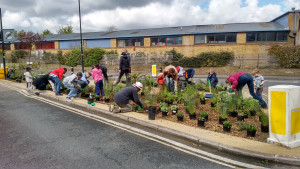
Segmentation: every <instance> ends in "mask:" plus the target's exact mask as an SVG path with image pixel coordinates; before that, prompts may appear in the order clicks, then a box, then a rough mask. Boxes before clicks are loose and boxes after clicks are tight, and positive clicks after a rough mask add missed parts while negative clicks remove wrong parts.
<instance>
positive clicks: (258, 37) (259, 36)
mask: <svg viewBox="0 0 300 169" xmlns="http://www.w3.org/2000/svg"><path fill="white" fill-rule="evenodd" d="M287 37H288V33H287V32H249V33H247V35H246V38H247V42H277V41H279V42H285V41H287Z"/></svg>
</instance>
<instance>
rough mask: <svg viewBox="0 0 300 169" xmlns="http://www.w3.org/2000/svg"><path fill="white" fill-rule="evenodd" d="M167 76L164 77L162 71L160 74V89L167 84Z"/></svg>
mask: <svg viewBox="0 0 300 169" xmlns="http://www.w3.org/2000/svg"><path fill="white" fill-rule="evenodd" d="M165 80H166V79H165V78H164V75H163V74H162V73H160V74H158V78H157V83H158V86H159V89H160V90H162V89H163V86H164V84H165Z"/></svg>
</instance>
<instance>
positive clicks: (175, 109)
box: [171, 105, 178, 115]
mask: <svg viewBox="0 0 300 169" xmlns="http://www.w3.org/2000/svg"><path fill="white" fill-rule="evenodd" d="M171 110H172V115H175V114H177V111H178V106H177V105H172V106H171Z"/></svg>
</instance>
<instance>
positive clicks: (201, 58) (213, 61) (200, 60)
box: [173, 51, 234, 67]
mask: <svg viewBox="0 0 300 169" xmlns="http://www.w3.org/2000/svg"><path fill="white" fill-rule="evenodd" d="M233 57H234V53H233V52H227V51H222V52H203V53H200V54H199V55H197V56H195V57H183V58H182V59H179V60H177V61H176V60H174V61H173V64H174V65H181V66H184V67H221V66H226V65H227V64H228V63H229V62H230V61H231V60H232V59H233Z"/></svg>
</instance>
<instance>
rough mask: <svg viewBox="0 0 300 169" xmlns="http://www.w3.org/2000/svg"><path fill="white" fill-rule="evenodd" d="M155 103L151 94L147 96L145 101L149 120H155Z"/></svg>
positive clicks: (154, 98)
mask: <svg viewBox="0 0 300 169" xmlns="http://www.w3.org/2000/svg"><path fill="white" fill-rule="evenodd" d="M155 101H156V97H155V96H154V95H152V94H149V96H148V100H146V103H147V104H148V106H149V107H148V115H149V116H148V118H149V120H155V114H156V106H154V102H155Z"/></svg>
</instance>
